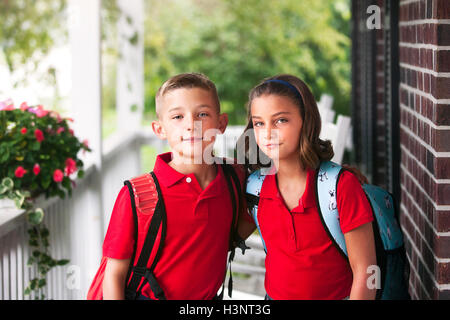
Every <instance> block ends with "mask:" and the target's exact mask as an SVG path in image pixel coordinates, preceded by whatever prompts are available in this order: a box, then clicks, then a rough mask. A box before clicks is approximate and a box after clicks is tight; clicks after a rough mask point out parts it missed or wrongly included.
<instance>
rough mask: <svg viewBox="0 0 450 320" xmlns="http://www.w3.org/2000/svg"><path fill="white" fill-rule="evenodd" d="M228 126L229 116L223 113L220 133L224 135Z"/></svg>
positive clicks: (220, 119)
mask: <svg viewBox="0 0 450 320" xmlns="http://www.w3.org/2000/svg"><path fill="white" fill-rule="evenodd" d="M227 125H228V114H226V113H221V114H220V115H219V128H218V129H219V130H220V133H222V134H223V133H224V132H225V129H226V128H227Z"/></svg>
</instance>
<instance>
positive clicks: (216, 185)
mask: <svg viewBox="0 0 450 320" xmlns="http://www.w3.org/2000/svg"><path fill="white" fill-rule="evenodd" d="M171 160H172V152H166V153H162V154H160V155H158V156H157V157H156V161H155V166H154V168H153V172H154V173H155V174H156V176H157V177H158V181H159V183H161V184H163V185H164V186H165V187H167V188H170V187H172V186H174V185H175V184H176V183H177V182H179V181H180V180H182V179H185V178H186V177H188V175H185V174H183V173H180V172H178V171H177V170H175V169H174V168H172V167H171V166H170V165H169V162H170V161H171ZM217 170H218V171H217V175H216V177H215V178H214V179H213V181H212V182H211V183H210V185H208V187H206V189H205V190H207V192H205V194H204V197H215V196H218V195H222V194H223V192H224V190H225V188H224V187H223V183H221V181H222V180H224V181H225V176H224V172H223V170H222V166H217ZM216 180H217V181H216ZM198 191H199V192H202V190H200V189H199V190H198Z"/></svg>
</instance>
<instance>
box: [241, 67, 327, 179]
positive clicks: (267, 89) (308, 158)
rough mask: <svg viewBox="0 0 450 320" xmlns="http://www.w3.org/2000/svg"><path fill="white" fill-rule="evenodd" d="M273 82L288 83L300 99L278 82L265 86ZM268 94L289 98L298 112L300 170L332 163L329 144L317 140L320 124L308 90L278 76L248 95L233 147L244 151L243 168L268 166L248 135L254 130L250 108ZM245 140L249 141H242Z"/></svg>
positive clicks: (293, 79)
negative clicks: (244, 116) (244, 123)
mask: <svg viewBox="0 0 450 320" xmlns="http://www.w3.org/2000/svg"><path fill="white" fill-rule="evenodd" d="M272 79H278V80H284V81H287V82H289V83H290V84H291V85H292V86H294V87H295V88H296V89H297V91H298V93H300V96H301V99H300V97H299V96H298V95H297V94H296V93H295V92H294V90H292V88H289V86H287V85H285V84H281V83H277V82H267V81H268V80H272ZM271 94H274V95H280V96H286V97H289V98H290V99H291V100H292V101H293V102H294V103H295V104H296V105H297V106H298V108H299V110H300V114H301V117H302V120H303V126H302V129H301V131H300V142H299V150H300V153H299V157H300V163H301V164H302V166H303V168H304V169H308V168H310V169H316V168H318V166H319V164H320V162H321V161H328V160H331V159H332V158H333V156H334V152H333V147H332V145H331V142H330V141H329V140H321V139H320V138H319V135H320V130H321V126H322V122H321V119H320V113H319V109H318V108H317V104H316V100H315V99H314V96H313V94H312V92H311V90H309V88H308V86H307V85H306V84H305V83H304V82H303V81H302V80H300V79H299V78H297V77H295V76H293V75H289V74H281V75H277V76H275V77H270V78H266V79H264V80H263V81H262V82H261V83H260V84H258V85H257V86H256V87H254V88H253V89H252V90H251V91H250V93H249V97H248V103H247V109H248V116H247V120H248V123H247V126H246V128H245V130H244V133H243V134H242V135H241V137H240V138H239V140H238V142H237V146H236V147H237V148H244V150H245V152H244V155H245V167H246V168H247V169H248V170H249V171H250V172H252V171H255V170H257V169H259V168H262V167H267V166H269V165H270V164H269V165H268V161H267V158H264V156H265V155H264V154H263V153H262V152H261V151H260V150H259V147H258V146H257V144H256V140H255V138H254V135H253V134H248V133H247V131H248V130H249V129H252V128H253V122H252V119H251V105H252V101H253V99H255V98H258V97H261V96H263V95H271ZM245 137H248V138H247V139H245ZM261 154H262V157H261ZM255 155H256V156H255ZM250 159H257V163H256V164H255V163H251V162H250V161H249V160H250Z"/></svg>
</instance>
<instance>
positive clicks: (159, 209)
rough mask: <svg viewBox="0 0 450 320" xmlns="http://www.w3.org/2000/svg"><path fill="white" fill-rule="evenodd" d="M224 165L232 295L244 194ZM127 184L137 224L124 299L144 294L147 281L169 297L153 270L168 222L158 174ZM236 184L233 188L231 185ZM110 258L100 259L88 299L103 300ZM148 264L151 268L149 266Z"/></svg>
mask: <svg viewBox="0 0 450 320" xmlns="http://www.w3.org/2000/svg"><path fill="white" fill-rule="evenodd" d="M222 168H223V171H224V175H225V177H226V181H227V185H228V189H229V191H230V192H229V194H230V198H231V203H232V208H233V219H232V223H231V229H230V238H229V240H230V251H231V253H230V256H229V260H228V263H229V265H230V278H229V284H228V295H229V296H230V297H231V291H232V278H231V261H232V260H233V257H234V242H233V241H234V240H235V239H237V231H236V226H237V215H238V213H239V212H240V207H241V201H240V199H241V194H242V193H241V184H240V182H239V178H238V176H237V175H236V172H235V171H234V168H233V167H232V166H231V165H228V164H223V165H222ZM230 177H231V179H230ZM232 181H233V183H232ZM124 184H125V185H126V186H127V187H128V191H129V193H130V199H131V207H132V211H133V218H134V226H135V228H134V230H135V241H134V249H133V256H132V258H131V261H130V267H129V269H128V274H127V277H126V279H127V281H126V283H127V284H126V287H125V299H126V300H135V299H137V298H138V297H139V296H140V295H141V290H142V288H143V287H144V285H145V284H146V283H147V282H148V283H149V286H150V289H151V290H152V292H153V294H154V296H155V297H156V298H157V299H158V300H166V297H165V295H164V291H163V290H162V289H161V287H160V286H159V284H158V281H157V280H156V278H155V276H154V274H153V270H154V269H155V267H156V264H157V263H158V260H159V258H160V256H161V252H162V250H163V246H164V238H165V235H166V224H167V223H166V209H165V206H164V201H163V198H162V196H161V189H160V186H159V182H158V179H157V178H156V175H155V174H154V173H153V172H151V173H146V174H143V175H141V176H138V177H136V178H133V179H131V180H127V181H125V182H124ZM233 184H234V188H233V186H232V185H233ZM236 199H238V201H236ZM241 245H242V244H241ZM155 248H157V250H155ZM107 260H108V258H107V257H102V259H101V262H100V267H99V269H98V271H97V273H96V275H95V277H94V279H93V281H92V284H91V286H90V288H89V290H88V294H87V299H88V300H102V299H103V278H104V274H105V268H106V263H107ZM149 265H150V267H148V266H149ZM227 268H228V266H227ZM224 285H225V279H224ZM224 285H223V286H222V292H221V293H220V295H218V298H219V299H222V297H223V292H224Z"/></svg>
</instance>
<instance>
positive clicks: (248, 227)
mask: <svg viewBox="0 0 450 320" xmlns="http://www.w3.org/2000/svg"><path fill="white" fill-rule="evenodd" d="M245 214H247V213H245ZM255 229H256V225H255V223H254V222H253V221H250V220H249V219H246V218H245V217H244V216H243V214H240V215H239V222H238V234H239V237H241V238H242V239H243V240H245V239H247V238H248V237H249V236H250V235H251V234H252V233H253V231H255Z"/></svg>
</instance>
